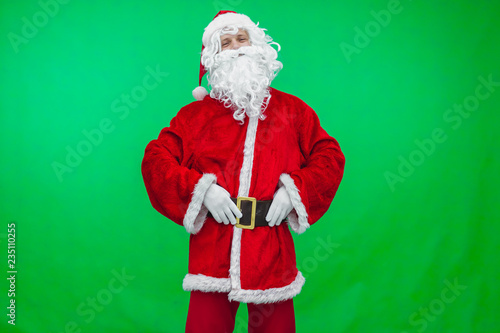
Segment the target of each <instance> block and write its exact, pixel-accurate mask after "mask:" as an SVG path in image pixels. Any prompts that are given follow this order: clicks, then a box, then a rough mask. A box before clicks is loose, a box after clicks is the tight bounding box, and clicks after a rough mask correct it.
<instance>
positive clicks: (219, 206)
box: [203, 184, 242, 225]
mask: <svg viewBox="0 0 500 333" xmlns="http://www.w3.org/2000/svg"><path fill="white" fill-rule="evenodd" d="M203 204H204V205H205V207H207V209H208V210H209V211H210V213H212V216H213V217H214V219H215V220H216V221H217V222H219V223H224V224H226V225H227V224H229V222H231V224H233V225H234V224H236V218H235V216H237V217H238V218H241V216H242V214H241V212H240V210H239V209H238V206H236V204H235V203H234V202H233V201H232V200H231V195H230V194H229V192H228V191H226V189H224V188H223V187H221V186H219V185H217V184H212V185H210V187H209V188H208V190H207V193H205V198H204V199H203Z"/></svg>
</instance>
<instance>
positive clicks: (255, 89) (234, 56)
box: [208, 46, 276, 122]
mask: <svg viewBox="0 0 500 333" xmlns="http://www.w3.org/2000/svg"><path fill="white" fill-rule="evenodd" d="M214 60H215V61H214V65H213V66H212V68H211V69H210V75H209V78H208V82H209V84H210V85H211V87H212V91H211V92H210V96H211V97H212V98H215V99H217V100H218V101H220V102H222V103H224V106H226V107H228V108H232V109H233V110H234V113H233V117H234V119H236V120H239V121H241V122H243V119H244V118H245V114H246V115H247V116H248V117H255V116H259V117H261V118H263V113H264V111H265V109H266V107H267V104H268V103H269V99H270V97H271V94H270V92H269V85H270V84H271V81H272V80H273V79H274V77H275V76H276V73H275V72H274V70H272V60H271V61H267V60H266V59H265V57H264V56H263V55H262V48H260V47H257V46H243V47H241V48H239V49H238V50H226V51H223V52H221V53H219V54H217V55H215V58H214Z"/></svg>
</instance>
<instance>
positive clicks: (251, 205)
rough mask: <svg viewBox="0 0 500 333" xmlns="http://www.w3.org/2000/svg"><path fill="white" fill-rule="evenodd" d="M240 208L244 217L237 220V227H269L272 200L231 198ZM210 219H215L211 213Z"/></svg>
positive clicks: (209, 214)
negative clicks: (268, 216) (267, 219)
mask: <svg viewBox="0 0 500 333" xmlns="http://www.w3.org/2000/svg"><path fill="white" fill-rule="evenodd" d="M231 200H232V201H233V202H234V203H235V204H236V206H238V208H239V209H240V211H241V214H242V215H243V216H242V217H241V218H236V225H235V226H236V227H238V228H242V229H253V228H255V227H267V226H268V223H267V221H266V215H267V212H268V211H269V207H271V203H272V202H273V201H272V200H257V199H255V198H252V197H238V198H231ZM207 216H208V217H213V216H212V214H211V213H210V212H208V214H207Z"/></svg>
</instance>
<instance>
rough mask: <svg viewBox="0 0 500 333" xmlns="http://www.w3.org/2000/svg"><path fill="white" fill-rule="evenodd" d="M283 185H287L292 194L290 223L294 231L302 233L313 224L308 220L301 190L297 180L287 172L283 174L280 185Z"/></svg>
mask: <svg viewBox="0 0 500 333" xmlns="http://www.w3.org/2000/svg"><path fill="white" fill-rule="evenodd" d="M281 185H283V186H285V189H286V192H287V193H288V195H289V196H290V200H291V201H292V205H293V209H292V211H291V212H290V214H288V223H289V224H290V226H291V227H292V230H293V231H295V232H296V233H297V234H301V233H303V232H304V231H306V230H307V229H308V228H309V227H310V226H311V225H310V224H309V222H308V220H307V211H306V207H305V206H304V204H303V203H302V199H301V198H300V194H299V190H298V189H297V186H295V182H294V181H293V179H292V177H290V175H288V174H286V173H283V174H281V176H280V186H281Z"/></svg>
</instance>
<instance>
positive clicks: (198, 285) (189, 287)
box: [182, 274, 231, 293]
mask: <svg viewBox="0 0 500 333" xmlns="http://www.w3.org/2000/svg"><path fill="white" fill-rule="evenodd" d="M182 289H184V290H185V291H193V290H200V291H204V292H219V293H228V292H229V291H230V290H231V281H230V280H229V278H215V277H211V276H206V275H203V274H186V276H185V277H184V280H183V281H182Z"/></svg>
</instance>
